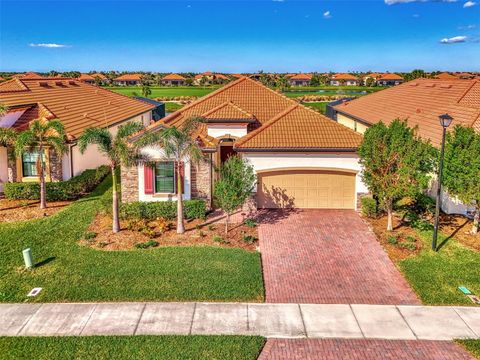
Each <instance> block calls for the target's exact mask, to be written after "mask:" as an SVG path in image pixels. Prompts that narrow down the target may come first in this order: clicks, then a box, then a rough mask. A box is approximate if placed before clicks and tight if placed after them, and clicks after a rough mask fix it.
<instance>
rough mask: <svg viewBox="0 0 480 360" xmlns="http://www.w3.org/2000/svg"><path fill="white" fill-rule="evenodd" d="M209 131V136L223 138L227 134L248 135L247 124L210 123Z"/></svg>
mask: <svg viewBox="0 0 480 360" xmlns="http://www.w3.org/2000/svg"><path fill="white" fill-rule="evenodd" d="M207 132H208V135H209V136H212V137H214V138H221V137H225V136H226V135H227V136H233V137H235V138H240V137H242V136H245V135H247V126H246V125H238V124H232V125H226V124H218V125H217V124H208V128H207Z"/></svg>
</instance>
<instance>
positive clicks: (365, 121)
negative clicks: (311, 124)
mask: <svg viewBox="0 0 480 360" xmlns="http://www.w3.org/2000/svg"><path fill="white" fill-rule="evenodd" d="M339 105H342V104H339ZM337 106H338V105H337ZM333 109H334V110H335V111H336V112H339V113H341V114H342V115H346V116H350V117H351V118H353V119H355V120H357V121H360V122H361V123H362V124H364V125H369V126H372V125H374V124H373V123H371V122H369V121H367V120H365V119H362V118H360V117H358V116H355V115H352V114H350V113H348V112H346V111H343V110H340V109H337V107H335V106H334V107H333ZM334 121H336V120H334ZM337 122H338V121H337Z"/></svg>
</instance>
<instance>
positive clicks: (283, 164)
mask: <svg viewBox="0 0 480 360" xmlns="http://www.w3.org/2000/svg"><path fill="white" fill-rule="evenodd" d="M194 116H195V117H196V116H201V117H203V118H204V119H205V122H204V123H201V124H199V127H198V132H197V133H196V135H195V138H196V140H197V141H198V143H199V144H200V145H201V147H202V149H203V153H204V156H205V160H204V161H202V162H200V164H198V165H196V164H192V163H190V161H189V159H184V161H183V162H182V163H181V164H176V163H175V162H173V161H171V160H169V159H168V158H166V157H165V155H164V153H163V151H162V150H161V149H159V148H153V147H150V148H148V147H147V148H145V149H144V150H143V151H144V152H145V153H147V154H149V155H150V156H151V159H152V160H154V161H155V164H154V165H153V166H144V165H143V164H141V165H138V166H136V167H133V168H126V167H124V168H122V175H121V181H122V200H123V201H124V202H130V201H137V200H140V201H166V200H176V195H175V183H176V175H175V172H174V169H176V168H177V167H178V166H180V168H181V169H182V179H181V181H183V185H184V194H183V197H184V199H191V198H200V199H205V200H207V201H208V202H209V203H210V204H211V202H212V189H213V185H214V182H215V179H216V178H217V176H216V174H215V170H214V169H215V168H217V167H218V166H219V165H221V164H222V163H223V162H224V161H226V160H227V159H228V157H229V156H231V155H233V154H238V155H240V156H242V157H243V158H245V159H248V160H249V162H250V164H251V165H252V166H253V168H254V170H255V172H256V174H257V185H256V190H255V197H254V198H255V200H256V206H258V207H259V208H278V207H299V208H333V209H355V208H356V204H357V193H365V192H366V191H367V189H366V187H365V186H364V184H363V183H362V182H361V178H360V164H359V158H358V154H357V148H358V146H359V144H360V142H361V140H362V136H361V135H360V134H358V133H356V132H354V131H353V130H351V129H348V128H347V127H345V126H343V125H340V124H337V123H335V122H333V121H331V120H330V119H328V118H327V117H325V116H323V115H321V114H319V113H318V112H316V111H314V110H311V109H309V108H307V107H305V106H303V105H302V104H299V103H298V102H296V101H294V100H292V99H289V98H287V97H285V96H283V95H281V94H279V93H277V92H275V91H273V90H271V89H269V88H267V87H265V86H263V85H262V84H260V83H259V82H257V81H255V80H252V79H250V78H247V77H242V78H240V79H238V80H235V81H233V82H231V83H229V84H227V85H225V86H223V87H222V88H220V89H218V90H216V91H214V92H212V93H210V94H209V95H207V96H204V97H202V98H200V99H198V100H197V101H194V102H192V103H191V104H189V105H187V106H185V107H183V108H182V109H180V110H178V111H177V112H175V113H172V114H170V115H168V116H167V117H166V118H165V119H163V120H161V121H159V122H157V123H155V124H152V125H151V126H149V127H148V128H147V131H161V130H162V128H164V127H170V126H177V127H181V126H182V124H183V123H184V122H185V121H187V120H188V119H189V118H190V117H194ZM138 136H141V134H140V135H138Z"/></svg>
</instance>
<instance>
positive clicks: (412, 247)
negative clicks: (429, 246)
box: [399, 242, 417, 251]
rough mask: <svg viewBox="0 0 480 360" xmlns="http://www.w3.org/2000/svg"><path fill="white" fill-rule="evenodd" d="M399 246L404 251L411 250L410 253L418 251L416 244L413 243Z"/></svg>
mask: <svg viewBox="0 0 480 360" xmlns="http://www.w3.org/2000/svg"><path fill="white" fill-rule="evenodd" d="M399 246H400V247H401V248H403V249H407V250H410V251H414V250H416V249H417V246H416V245H415V244H414V243H411V242H407V243H401V244H399Z"/></svg>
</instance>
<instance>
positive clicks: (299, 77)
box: [290, 74, 312, 80]
mask: <svg viewBox="0 0 480 360" xmlns="http://www.w3.org/2000/svg"><path fill="white" fill-rule="evenodd" d="M290 80H312V74H297V75H294V76H292V77H290Z"/></svg>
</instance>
